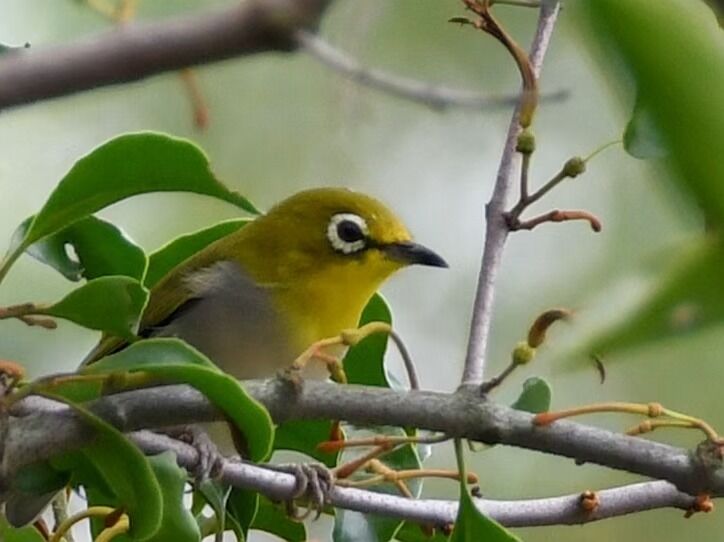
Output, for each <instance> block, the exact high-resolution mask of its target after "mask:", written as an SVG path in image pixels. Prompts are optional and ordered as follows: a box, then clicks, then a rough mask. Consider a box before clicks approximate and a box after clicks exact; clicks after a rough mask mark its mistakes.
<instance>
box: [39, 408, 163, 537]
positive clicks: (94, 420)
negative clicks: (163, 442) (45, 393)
mask: <svg viewBox="0 0 724 542" xmlns="http://www.w3.org/2000/svg"><path fill="white" fill-rule="evenodd" d="M52 398H53V399H56V400H61V401H63V402H64V403H65V404H67V405H68V406H69V407H71V408H72V409H73V410H74V411H75V412H76V413H77V414H79V415H80V417H81V418H82V419H83V420H84V421H85V422H86V423H87V424H88V425H89V426H90V427H92V428H93V430H94V431H96V433H97V435H98V436H97V438H94V439H93V440H92V441H90V443H88V444H86V445H85V446H83V447H82V448H81V450H80V451H81V452H82V455H83V456H84V458H85V461H84V462H86V463H90V464H91V465H92V466H93V467H94V468H95V469H96V470H97V472H98V473H99V474H100V476H101V477H102V479H103V480H104V481H105V483H106V488H105V490H106V491H108V490H110V491H111V492H112V493H113V494H114V495H115V496H116V497H117V502H116V503H115V506H122V507H123V508H124V510H125V511H126V513H127V514H128V517H129V520H130V530H129V535H130V536H131V537H132V538H133V539H134V540H147V539H149V538H150V537H151V536H153V535H154V534H155V533H156V531H157V530H158V529H159V527H160V525H161V519H162V517H163V496H162V492H161V487H160V485H159V482H158V480H157V479H156V475H155V473H154V471H153V469H152V468H151V464H150V462H149V460H148V459H147V458H146V456H145V455H143V453H142V452H141V451H140V450H139V449H138V448H137V447H136V446H135V445H134V444H133V443H132V442H131V441H130V440H128V439H127V438H126V436H125V435H124V434H123V433H121V432H120V431H118V430H117V429H116V428H115V427H113V426H112V425H110V424H108V423H106V422H105V421H103V420H101V419H100V418H99V417H98V416H96V415H95V414H93V413H91V412H90V411H88V410H86V409H85V408H83V407H81V406H79V405H77V404H75V403H73V402H70V401H66V400H65V399H63V398H61V397H59V396H52ZM78 455H79V454H75V455H73V456H69V457H76V458H77V457H78ZM82 463H83V462H81V465H82ZM56 466H57V465H56ZM129 474H132V475H129Z"/></svg>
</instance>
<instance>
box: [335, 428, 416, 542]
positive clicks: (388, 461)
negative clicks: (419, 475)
mask: <svg viewBox="0 0 724 542" xmlns="http://www.w3.org/2000/svg"><path fill="white" fill-rule="evenodd" d="M345 433H346V435H347V437H348V438H367V437H373V436H379V435H391V436H404V435H405V432H404V431H403V430H401V429H399V428H396V427H375V428H374V429H366V428H361V427H354V426H346V427H345ZM367 452H369V448H366V447H355V448H349V449H345V450H344V451H343V452H342V454H341V457H340V463H346V462H348V461H351V460H353V459H356V458H357V457H359V456H361V455H364V454H365V453H367ZM380 461H382V463H384V464H385V465H386V466H387V467H389V468H391V469H394V470H408V469H419V468H421V466H422V463H421V461H420V458H419V456H418V454H417V452H416V450H415V448H414V447H413V446H412V445H406V446H403V447H401V448H398V449H397V450H395V451H394V452H392V453H389V454H385V455H384V456H383V457H381V458H380ZM370 476H371V475H370V474H368V473H360V472H356V473H355V474H354V475H352V476H351V477H350V479H351V480H359V479H364V478H368V477H370ZM406 484H407V487H408V488H409V490H410V492H411V493H412V494H413V496H414V497H419V495H420V493H421V491H422V481H421V480H420V479H412V480H409V481H406ZM368 489H369V490H370V491H375V492H379V493H389V494H393V495H400V491H399V490H398V489H397V488H396V487H395V486H394V485H392V484H382V485H375V486H373V487H371V488H368ZM402 523H403V522H402V520H398V519H395V518H388V517H383V516H378V515H374V514H363V513H361V512H355V511H352V510H344V509H338V510H336V512H335V516H334V530H333V531H332V539H333V540H334V542H364V541H367V540H375V541H377V542H385V541H387V540H392V538H393V537H394V536H395V533H396V532H397V531H398V529H399V528H400V527H401V526H402Z"/></svg>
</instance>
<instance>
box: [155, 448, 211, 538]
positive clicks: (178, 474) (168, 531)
mask: <svg viewBox="0 0 724 542" xmlns="http://www.w3.org/2000/svg"><path fill="white" fill-rule="evenodd" d="M148 461H149V462H150V463H151V468H152V469H153V472H154V473H155V475H156V479H157V480H158V483H159V485H160V487H161V495H162V497H163V516H162V518H161V526H160V527H159V529H158V531H156V534H154V535H153V537H152V538H151V539H150V540H151V541H153V542H167V541H173V542H199V541H200V540H201V531H200V530H199V526H198V524H197V523H196V519H195V518H194V516H193V515H192V514H191V511H190V510H189V509H188V508H187V507H186V506H184V493H185V486H186V479H187V474H186V471H185V470H184V469H182V468H181V467H179V466H178V464H177V463H176V456H175V454H174V453H173V452H164V453H162V454H159V455H155V456H153V457H149V458H148Z"/></svg>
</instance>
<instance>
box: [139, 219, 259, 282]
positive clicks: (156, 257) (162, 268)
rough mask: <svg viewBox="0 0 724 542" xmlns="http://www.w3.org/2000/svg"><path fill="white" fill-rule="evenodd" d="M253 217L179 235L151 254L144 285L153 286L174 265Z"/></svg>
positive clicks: (241, 226) (243, 224)
mask: <svg viewBox="0 0 724 542" xmlns="http://www.w3.org/2000/svg"><path fill="white" fill-rule="evenodd" d="M251 220H252V219H250V218H235V219H232V220H227V221H225V222H220V223H218V224H215V225H214V226H211V227H209V228H205V229H203V230H199V231H196V232H193V233H189V234H187V235H182V236H181V237H177V238H176V239H174V240H173V241H171V242H169V243H167V244H166V245H164V246H162V247H161V248H160V249H158V250H157V251H156V252H154V253H153V254H151V256H150V257H149V259H148V271H147V272H146V278H145V280H144V285H145V286H146V288H153V287H154V286H155V285H156V283H157V282H158V281H159V280H161V279H162V278H163V277H164V276H165V275H166V274H168V272H169V271H171V270H172V269H173V268H174V267H176V266H177V265H179V264H180V263H182V262H183V261H185V260H186V259H188V258H190V257H191V256H193V255H194V254H196V253H197V252H198V251H200V250H201V249H202V248H205V247H206V246H208V245H210V244H211V243H213V242H214V241H216V240H218V239H221V238H222V237H225V236H227V235H229V234H230V233H233V232H235V231H237V230H239V229H241V228H243V227H244V226H246V225H247V224H248V223H249V222H251Z"/></svg>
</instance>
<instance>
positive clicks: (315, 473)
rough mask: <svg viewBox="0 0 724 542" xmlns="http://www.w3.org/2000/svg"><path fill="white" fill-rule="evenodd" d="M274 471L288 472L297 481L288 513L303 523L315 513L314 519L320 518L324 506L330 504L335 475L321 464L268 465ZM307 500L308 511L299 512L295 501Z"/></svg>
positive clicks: (289, 502)
mask: <svg viewBox="0 0 724 542" xmlns="http://www.w3.org/2000/svg"><path fill="white" fill-rule="evenodd" d="M266 466H267V467H269V468H271V469H272V470H276V471H279V472H286V473H287V474H291V475H292V476H294V478H295V479H296V485H295V487H294V494H293V495H292V497H291V498H290V499H289V500H288V501H287V503H286V504H287V512H288V513H289V515H290V516H291V517H292V518H293V519H295V520H298V521H302V520H304V519H306V518H307V517H309V515H310V514H311V513H312V512H314V513H315V516H314V519H317V518H319V516H320V515H321V514H322V510H323V509H324V506H325V505H326V504H327V503H328V502H329V493H330V491H331V490H332V489H333V488H334V484H335V480H334V474H333V473H332V471H330V470H329V469H328V468H327V467H325V466H324V465H322V464H321V463H289V464H282V465H266ZM301 498H306V499H307V500H308V503H309V504H308V506H307V510H306V511H305V512H303V513H302V514H299V513H298V512H297V507H296V505H295V500H297V499H301Z"/></svg>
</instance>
